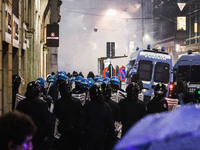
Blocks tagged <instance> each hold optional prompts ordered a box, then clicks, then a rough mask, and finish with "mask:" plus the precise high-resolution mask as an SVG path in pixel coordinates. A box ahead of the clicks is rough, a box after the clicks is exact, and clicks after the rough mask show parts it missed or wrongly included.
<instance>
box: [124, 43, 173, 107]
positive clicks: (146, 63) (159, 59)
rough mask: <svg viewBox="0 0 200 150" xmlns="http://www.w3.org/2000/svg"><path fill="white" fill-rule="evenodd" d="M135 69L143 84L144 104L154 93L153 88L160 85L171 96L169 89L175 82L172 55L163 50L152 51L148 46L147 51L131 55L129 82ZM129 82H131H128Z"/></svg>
mask: <svg viewBox="0 0 200 150" xmlns="http://www.w3.org/2000/svg"><path fill="white" fill-rule="evenodd" d="M133 68H135V69H136V70H137V74H138V76H139V79H140V80H141V81H142V83H143V88H144V89H143V91H142V92H143V94H144V102H145V103H148V102H149V100H150V99H151V97H152V94H153V92H154V90H153V88H154V87H155V85H157V84H158V83H163V84H165V85H166V86H167V89H168V92H167V97H168V95H169V89H170V88H169V87H170V84H171V83H172V82H173V64H172V56H171V54H170V53H167V52H165V51H164V48H162V49H161V50H158V49H150V46H149V45H148V47H147V49H145V50H138V51H136V52H133V53H132V54H131V55H130V58H129V61H128V64H127V65H126V69H127V70H126V73H127V74H126V76H127V80H129V79H130V77H131V73H130V72H131V70H132V69H133ZM128 82H129V81H128Z"/></svg>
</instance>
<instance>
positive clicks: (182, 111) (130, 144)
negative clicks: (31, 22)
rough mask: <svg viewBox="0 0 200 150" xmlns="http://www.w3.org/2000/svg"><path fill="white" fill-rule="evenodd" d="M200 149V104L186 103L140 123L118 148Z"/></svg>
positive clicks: (153, 149)
mask: <svg viewBox="0 0 200 150" xmlns="http://www.w3.org/2000/svg"><path fill="white" fill-rule="evenodd" d="M147 149H148V150H165V149H166V150H183V149H184V150H197V149H200V106H199V105H185V106H183V107H179V108H178V109H176V110H173V111H170V112H163V113H160V114H152V115H148V116H146V117H144V118H143V119H142V120H140V121H139V122H137V123H136V124H135V125H134V126H133V127H132V128H131V129H130V130H129V131H128V132H127V133H126V135H125V136H124V137H123V138H122V139H121V140H120V141H119V142H118V143H117V145H116V146H115V148H114V150H147Z"/></svg>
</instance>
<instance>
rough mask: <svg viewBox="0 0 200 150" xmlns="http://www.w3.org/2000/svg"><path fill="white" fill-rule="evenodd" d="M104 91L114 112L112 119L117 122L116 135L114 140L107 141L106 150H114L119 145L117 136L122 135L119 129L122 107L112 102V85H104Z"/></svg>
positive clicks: (106, 100) (106, 99) (107, 101)
mask: <svg viewBox="0 0 200 150" xmlns="http://www.w3.org/2000/svg"><path fill="white" fill-rule="evenodd" d="M101 87H102V90H103V95H104V98H105V102H106V103H107V104H108V105H109V106H110V108H111V112H112V117H113V120H114V122H115V135H113V136H114V137H113V138H112V139H109V140H107V141H106V148H105V149H106V150H112V149H113V147H114V145H115V144H116V143H117V141H118V139H117V135H118V134H120V133H119V131H118V129H119V126H120V125H121V124H120V121H121V116H120V115H121V114H120V107H119V105H118V103H116V102H115V101H113V100H111V91H112V89H111V86H110V84H106V83H103V84H102V85H101Z"/></svg>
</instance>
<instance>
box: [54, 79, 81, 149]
mask: <svg viewBox="0 0 200 150" xmlns="http://www.w3.org/2000/svg"><path fill="white" fill-rule="evenodd" d="M63 84H64V83H63ZM67 86H69V85H68V84H66V85H60V87H59V90H60V93H61V98H60V99H58V100H57V101H56V102H55V105H54V113H55V115H56V117H57V118H58V119H59V121H60V123H59V126H58V132H59V133H60V134H61V137H60V139H59V141H60V150H78V149H79V147H80V137H81V135H80V115H81V112H82V105H81V103H80V101H78V100H76V99H74V98H73V97H72V96H71V91H70V88H69V89H68V87H67Z"/></svg>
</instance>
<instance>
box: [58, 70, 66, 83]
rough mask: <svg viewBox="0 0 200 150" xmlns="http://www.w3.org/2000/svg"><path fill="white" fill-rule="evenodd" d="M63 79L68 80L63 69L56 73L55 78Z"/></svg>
mask: <svg viewBox="0 0 200 150" xmlns="http://www.w3.org/2000/svg"><path fill="white" fill-rule="evenodd" d="M59 79H60V80H64V81H66V80H69V77H68V76H67V75H66V73H65V72H63V71H60V72H58V74H57V80H59Z"/></svg>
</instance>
